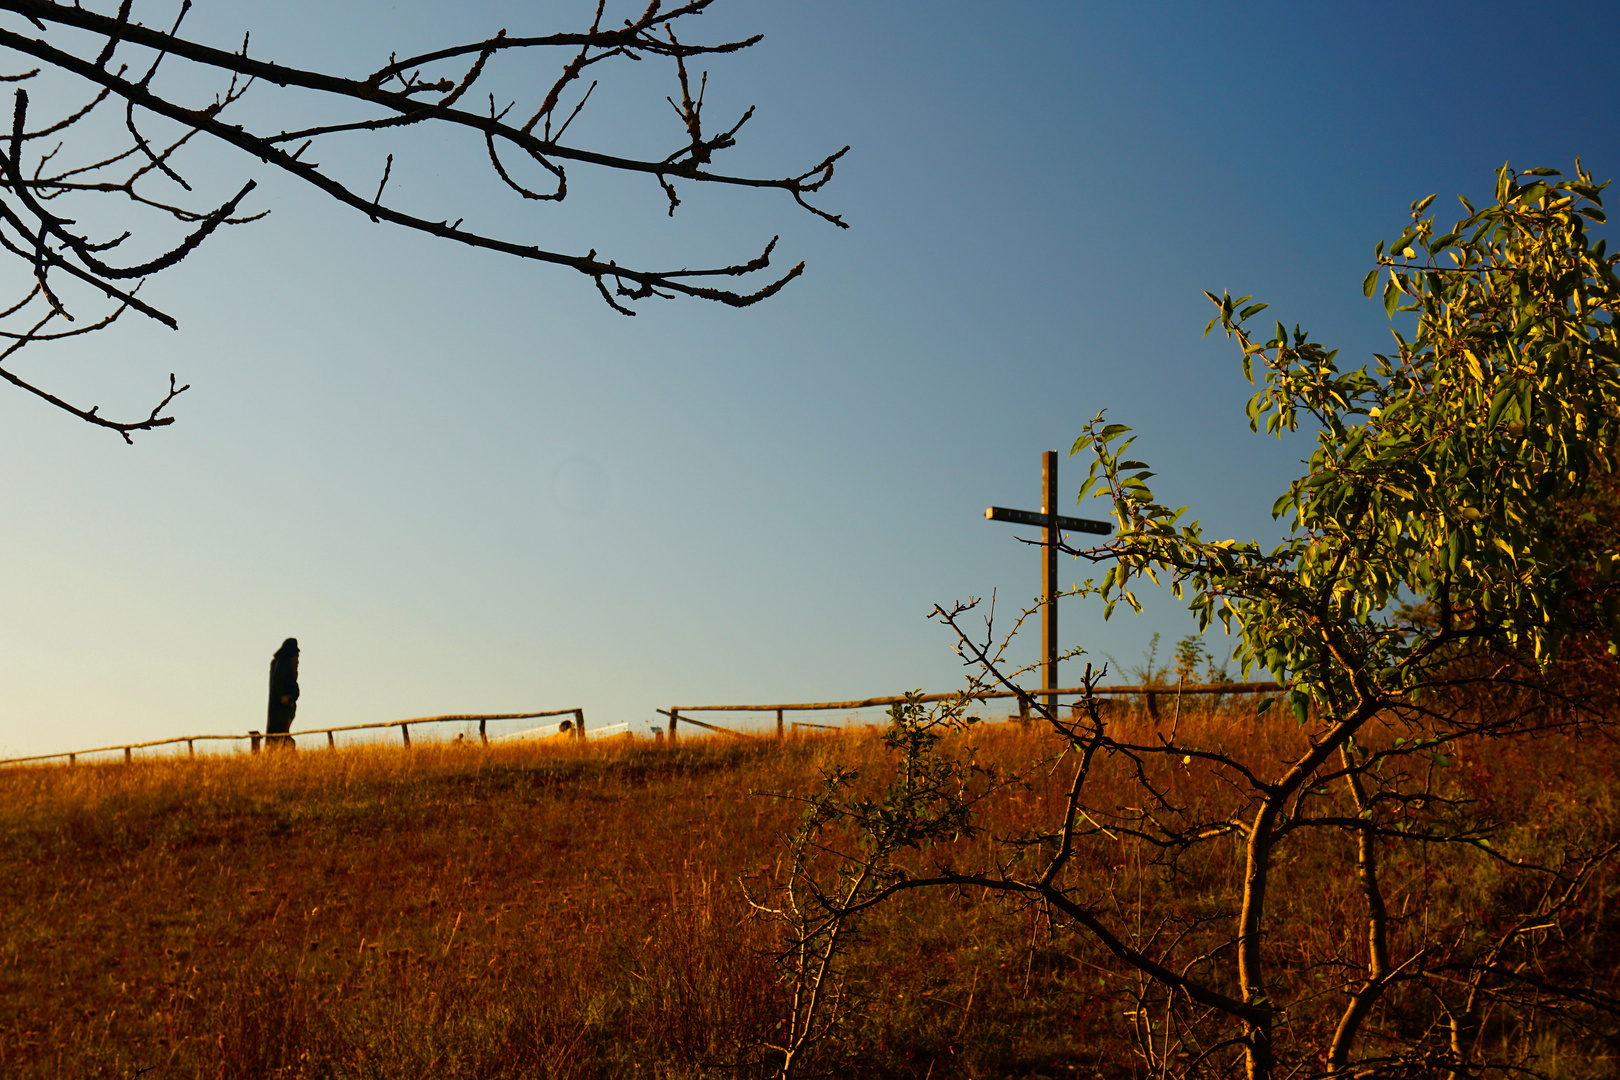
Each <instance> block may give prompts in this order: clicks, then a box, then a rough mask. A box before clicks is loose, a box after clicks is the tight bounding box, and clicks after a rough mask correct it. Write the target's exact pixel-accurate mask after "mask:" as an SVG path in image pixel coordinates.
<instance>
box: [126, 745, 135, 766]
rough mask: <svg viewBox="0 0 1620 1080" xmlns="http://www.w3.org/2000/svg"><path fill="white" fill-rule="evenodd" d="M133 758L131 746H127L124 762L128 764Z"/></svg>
mask: <svg viewBox="0 0 1620 1080" xmlns="http://www.w3.org/2000/svg"><path fill="white" fill-rule="evenodd" d="M131 760H133V759H132V758H131V757H130V752H129V747H127V746H126V747H124V764H125V765H128V764H129V763H130V761H131Z"/></svg>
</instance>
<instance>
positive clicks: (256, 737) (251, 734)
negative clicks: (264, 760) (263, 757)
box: [248, 731, 259, 754]
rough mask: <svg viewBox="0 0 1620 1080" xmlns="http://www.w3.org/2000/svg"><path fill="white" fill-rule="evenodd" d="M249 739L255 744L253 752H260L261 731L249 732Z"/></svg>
mask: <svg viewBox="0 0 1620 1080" xmlns="http://www.w3.org/2000/svg"><path fill="white" fill-rule="evenodd" d="M248 739H249V741H250V742H251V743H252V744H253V752H254V753H255V754H257V753H258V752H259V733H258V732H257V731H250V732H248Z"/></svg>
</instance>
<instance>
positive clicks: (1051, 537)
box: [984, 450, 1114, 715]
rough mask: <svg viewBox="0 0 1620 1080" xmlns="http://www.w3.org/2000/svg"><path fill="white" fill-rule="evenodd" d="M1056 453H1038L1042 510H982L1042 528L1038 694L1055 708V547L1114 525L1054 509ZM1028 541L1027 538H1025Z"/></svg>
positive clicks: (988, 515)
mask: <svg viewBox="0 0 1620 1080" xmlns="http://www.w3.org/2000/svg"><path fill="white" fill-rule="evenodd" d="M1057 492H1058V456H1057V451H1056V450H1047V451H1046V452H1045V453H1043V454H1042V455H1041V512H1040V513H1038V514H1037V513H1035V512H1034V511H1031V510H1010V509H1008V508H1007V507H1005V506H991V507H987V508H986V509H985V511H984V517H985V520H986V521H1010V522H1012V523H1013V524H1015V525H1034V526H1039V527H1040V530H1041V544H1040V547H1041V598H1040V605H1041V697H1042V698H1044V699H1045V701H1046V706H1047V708H1049V709H1052V710H1053V711H1054V714H1055V712H1056V710H1057V703H1058V701H1057V695H1056V694H1054V693H1052V692H1051V691H1053V690H1056V689H1057V688H1058V670H1057V668H1058V625H1057V598H1058V574H1057V555H1058V553H1057V549H1058V545H1059V544H1060V543H1062V542H1063V533H1065V532H1079V533H1092V534H1094V535H1096V536H1107V535H1108V534H1109V533H1111V532H1113V531H1114V527H1113V526H1112V525H1110V524H1108V522H1106V521H1092V520H1090V519H1089V518H1073V517H1065V516H1063V515H1062V514H1059V513H1058V512H1057V506H1058V496H1057ZM1026 543H1027V541H1026ZM1018 711H1019V714H1020V715H1022V714H1023V713H1024V712H1026V711H1027V710H1026V709H1025V707H1024V702H1023V701H1020V702H1019V705H1018Z"/></svg>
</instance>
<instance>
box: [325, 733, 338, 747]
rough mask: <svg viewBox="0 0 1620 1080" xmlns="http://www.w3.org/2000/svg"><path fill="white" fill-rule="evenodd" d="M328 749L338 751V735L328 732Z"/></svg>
mask: <svg viewBox="0 0 1620 1080" xmlns="http://www.w3.org/2000/svg"><path fill="white" fill-rule="evenodd" d="M326 748H327V749H328V750H336V749H337V735H336V734H334V733H333V732H330V731H328V732H327V733H326Z"/></svg>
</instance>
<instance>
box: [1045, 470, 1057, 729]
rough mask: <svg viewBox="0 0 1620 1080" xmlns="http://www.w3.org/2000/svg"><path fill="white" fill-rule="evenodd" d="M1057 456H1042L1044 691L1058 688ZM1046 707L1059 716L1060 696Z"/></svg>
mask: <svg viewBox="0 0 1620 1080" xmlns="http://www.w3.org/2000/svg"><path fill="white" fill-rule="evenodd" d="M1057 491H1058V456H1057V451H1056V450H1048V451H1046V452H1045V453H1043V454H1042V455H1041V513H1042V515H1044V516H1045V518H1046V521H1045V522H1044V523H1043V525H1042V526H1041V601H1042V603H1043V604H1044V607H1043V608H1042V609H1041V689H1043V690H1056V689H1057V688H1058V606H1057V596H1058V572H1057V570H1058V563H1057V554H1058V553H1057V545H1058V530H1057ZM1045 697H1046V707H1047V708H1048V709H1051V710H1052V713H1053V715H1054V716H1055V715H1056V714H1057V704H1058V700H1057V695H1055V694H1047V695H1045Z"/></svg>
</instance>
